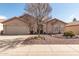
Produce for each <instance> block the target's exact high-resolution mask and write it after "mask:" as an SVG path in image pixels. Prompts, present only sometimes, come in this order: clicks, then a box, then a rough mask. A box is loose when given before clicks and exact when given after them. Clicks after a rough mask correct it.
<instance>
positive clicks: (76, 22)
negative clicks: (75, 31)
mask: <svg viewBox="0 0 79 59" xmlns="http://www.w3.org/2000/svg"><path fill="white" fill-rule="evenodd" d="M72 25H79V21H74V22H70V23H68V24H67V25H66V26H72Z"/></svg>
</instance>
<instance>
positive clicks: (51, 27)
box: [47, 21, 65, 33]
mask: <svg viewBox="0 0 79 59" xmlns="http://www.w3.org/2000/svg"><path fill="white" fill-rule="evenodd" d="M64 26H65V24H64V23H63V22H59V21H57V22H55V23H53V24H52V23H49V24H48V25H47V27H48V28H47V32H48V33H63V32H64Z"/></svg>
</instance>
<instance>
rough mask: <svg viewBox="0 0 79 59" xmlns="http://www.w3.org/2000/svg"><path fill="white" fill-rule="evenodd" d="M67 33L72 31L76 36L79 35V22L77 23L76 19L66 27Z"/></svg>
mask: <svg viewBox="0 0 79 59" xmlns="http://www.w3.org/2000/svg"><path fill="white" fill-rule="evenodd" d="M67 31H72V32H74V33H75V34H79V21H76V20H75V19H74V20H73V22H70V23H68V24H67V25H66V26H65V32H67Z"/></svg>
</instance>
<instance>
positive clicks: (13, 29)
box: [4, 19, 29, 34]
mask: <svg viewBox="0 0 79 59" xmlns="http://www.w3.org/2000/svg"><path fill="white" fill-rule="evenodd" d="M4 34H29V27H28V25H26V24H25V23H23V22H22V21H19V20H17V19H14V20H11V21H9V22H6V23H4Z"/></svg>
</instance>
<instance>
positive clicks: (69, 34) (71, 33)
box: [64, 31, 75, 38]
mask: <svg viewBox="0 0 79 59" xmlns="http://www.w3.org/2000/svg"><path fill="white" fill-rule="evenodd" d="M64 36H66V37H68V36H70V37H71V38H72V37H73V36H75V34H74V32H72V31H68V32H64Z"/></svg>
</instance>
